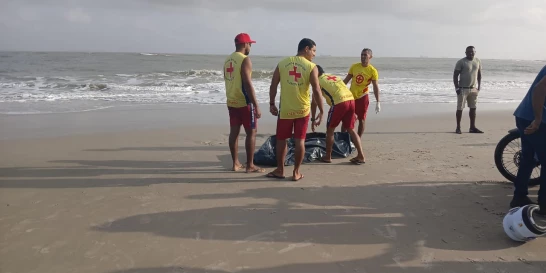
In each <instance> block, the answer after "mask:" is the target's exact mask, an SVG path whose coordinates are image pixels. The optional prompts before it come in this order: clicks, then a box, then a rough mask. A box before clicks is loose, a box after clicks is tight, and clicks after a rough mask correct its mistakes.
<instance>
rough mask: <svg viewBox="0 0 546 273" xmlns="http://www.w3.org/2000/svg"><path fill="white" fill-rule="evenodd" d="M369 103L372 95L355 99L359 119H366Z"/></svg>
mask: <svg viewBox="0 0 546 273" xmlns="http://www.w3.org/2000/svg"><path fill="white" fill-rule="evenodd" d="M369 105H370V95H366V96H364V97H362V98H360V99H357V100H355V114H356V117H357V118H358V119H364V120H365V119H366V115H367V114H368V106H369Z"/></svg>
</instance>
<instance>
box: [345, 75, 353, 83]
mask: <svg viewBox="0 0 546 273" xmlns="http://www.w3.org/2000/svg"><path fill="white" fill-rule="evenodd" d="M352 78H353V74H347V76H345V79H343V82H344V83H345V84H348V83H349V81H351V79H352Z"/></svg>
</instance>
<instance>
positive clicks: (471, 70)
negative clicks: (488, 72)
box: [453, 46, 483, 134]
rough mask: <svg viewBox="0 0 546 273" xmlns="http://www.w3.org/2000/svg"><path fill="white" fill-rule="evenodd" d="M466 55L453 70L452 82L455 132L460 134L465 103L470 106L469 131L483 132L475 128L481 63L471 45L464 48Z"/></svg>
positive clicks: (480, 81)
mask: <svg viewBox="0 0 546 273" xmlns="http://www.w3.org/2000/svg"><path fill="white" fill-rule="evenodd" d="M465 54H466V57H465V58H462V59H460V60H459V61H458V62H457V64H456V65H455V71H454V72H453V84H454V85H455V92H456V93H457V114H456V117H457V129H456V130H455V133H457V134H461V117H462V115H463V109H464V107H465V104H468V108H470V114H469V115H470V130H469V132H470V133H479V134H481V133H483V132H482V131H481V130H480V129H478V128H476V104H477V102H478V93H479V92H480V87H481V83H482V63H481V61H480V59H478V58H475V57H474V55H475V54H476V49H475V48H474V47H473V46H469V47H467V48H466V52H465Z"/></svg>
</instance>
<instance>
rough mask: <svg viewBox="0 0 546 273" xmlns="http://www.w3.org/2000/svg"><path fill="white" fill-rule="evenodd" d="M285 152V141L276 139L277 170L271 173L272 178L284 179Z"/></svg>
mask: <svg viewBox="0 0 546 273" xmlns="http://www.w3.org/2000/svg"><path fill="white" fill-rule="evenodd" d="M287 150H288V149H287V147H286V139H277V148H276V157H277V168H276V169H275V170H273V171H272V172H271V173H272V174H273V176H274V177H277V178H278V177H284V158H285V157H286V152H287ZM271 173H270V174H271ZM270 174H268V177H271V176H270Z"/></svg>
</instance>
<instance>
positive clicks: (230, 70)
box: [226, 62, 233, 78]
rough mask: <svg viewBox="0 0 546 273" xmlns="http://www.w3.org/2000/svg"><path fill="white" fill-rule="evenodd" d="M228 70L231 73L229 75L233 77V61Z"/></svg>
mask: <svg viewBox="0 0 546 273" xmlns="http://www.w3.org/2000/svg"><path fill="white" fill-rule="evenodd" d="M226 72H227V73H229V77H230V78H231V73H233V63H232V62H229V67H228V68H226Z"/></svg>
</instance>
